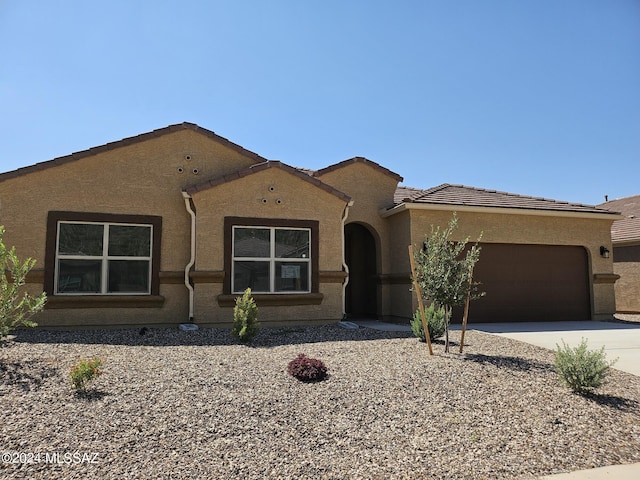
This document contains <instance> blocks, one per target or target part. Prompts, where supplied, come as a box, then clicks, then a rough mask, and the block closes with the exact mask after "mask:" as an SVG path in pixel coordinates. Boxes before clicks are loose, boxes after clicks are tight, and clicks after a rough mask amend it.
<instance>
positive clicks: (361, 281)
mask: <svg viewBox="0 0 640 480" xmlns="http://www.w3.org/2000/svg"><path fill="white" fill-rule="evenodd" d="M344 233H345V260H346V262H347V266H348V267H349V283H347V290H346V302H345V303H346V305H345V308H346V312H347V316H348V317H349V318H353V319H356V318H377V316H378V311H377V310H378V296H377V281H376V279H377V268H376V264H377V262H376V257H377V255H376V242H375V239H374V238H373V235H372V234H371V232H370V231H369V230H367V228H366V227H364V226H362V225H360V224H357V223H350V224H348V225H346V226H345V229H344Z"/></svg>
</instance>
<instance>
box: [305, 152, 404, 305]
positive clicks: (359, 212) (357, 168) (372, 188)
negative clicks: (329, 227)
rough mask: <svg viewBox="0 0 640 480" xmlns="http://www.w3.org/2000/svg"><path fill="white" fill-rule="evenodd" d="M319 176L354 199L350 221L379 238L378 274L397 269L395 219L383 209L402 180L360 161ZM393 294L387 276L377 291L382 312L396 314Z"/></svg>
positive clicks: (391, 201)
mask: <svg viewBox="0 0 640 480" xmlns="http://www.w3.org/2000/svg"><path fill="white" fill-rule="evenodd" d="M318 178H319V179H320V180H321V181H323V182H325V183H327V184H329V185H331V186H333V187H335V188H337V189H338V190H340V191H342V192H344V193H346V194H347V195H349V196H350V197H351V198H352V200H353V206H352V207H350V208H349V216H348V218H347V222H346V223H359V224H362V225H363V226H365V227H366V228H367V229H368V230H369V231H370V232H371V234H372V235H373V237H374V238H375V240H376V250H377V253H378V258H377V261H376V263H377V265H376V269H377V272H378V274H379V275H381V276H382V277H384V275H385V274H387V273H389V272H392V271H394V268H395V267H394V266H393V264H392V252H394V250H393V249H392V248H390V247H389V245H391V244H392V243H393V242H394V240H393V236H394V235H397V232H396V231H394V230H392V229H390V228H389V227H390V223H391V222H389V221H388V220H386V219H384V218H382V217H381V216H380V211H381V210H383V209H386V208H389V207H391V206H393V195H394V193H395V191H396V188H397V186H398V180H397V179H396V178H394V177H393V176H391V175H388V174H386V173H385V172H383V171H380V170H378V169H376V168H374V167H372V166H370V165H367V164H366V163H360V162H356V163H352V164H349V165H346V166H344V167H342V168H338V169H336V170H331V171H329V172H327V173H326V174H324V175H322V176H319V177H318ZM392 233H393V235H392ZM405 248H406V247H405ZM392 295H393V291H392V288H391V287H390V285H389V284H388V282H386V281H385V280H384V278H383V281H382V282H381V284H380V285H379V287H378V292H377V299H378V305H377V311H378V313H379V314H380V315H382V316H388V315H391V314H392V313H391V303H392V300H391V299H392Z"/></svg>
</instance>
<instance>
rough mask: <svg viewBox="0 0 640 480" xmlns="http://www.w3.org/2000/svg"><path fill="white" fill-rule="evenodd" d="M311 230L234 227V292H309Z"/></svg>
mask: <svg viewBox="0 0 640 480" xmlns="http://www.w3.org/2000/svg"><path fill="white" fill-rule="evenodd" d="M310 240H311V229H309V228H295V229H294V228H280V227H251V226H246V227H239V226H234V227H233V267H232V268H233V273H232V278H233V289H232V290H233V292H234V293H241V292H243V291H244V290H245V289H246V288H247V287H250V288H251V290H252V291H253V292H256V293H282V292H286V293H296V292H302V293H308V292H309V291H310V284H311V265H310V264H311V244H310Z"/></svg>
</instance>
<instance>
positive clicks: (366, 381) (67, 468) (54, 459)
mask: <svg viewBox="0 0 640 480" xmlns="http://www.w3.org/2000/svg"><path fill="white" fill-rule="evenodd" d="M451 337H452V339H453V341H454V346H453V347H452V352H451V353H449V354H445V353H444V352H443V350H444V348H443V345H442V344H440V343H437V344H435V345H434V350H435V353H436V355H434V356H433V357H430V356H429V355H428V351H427V348H426V345H425V344H423V343H419V342H418V341H417V340H416V339H415V338H413V337H410V336H408V334H406V333H400V332H377V331H373V330H368V329H359V330H346V329H342V328H340V327H338V326H324V327H297V328H280V329H268V328H264V329H263V330H262V331H261V332H260V334H259V335H258V337H257V338H256V340H255V341H254V343H253V344H252V345H251V346H245V345H238V344H235V343H234V342H233V341H232V339H231V338H230V336H229V333H228V331H226V330H216V329H202V330H199V331H197V332H180V331H178V330H176V329H150V330H148V331H147V332H146V333H145V334H144V335H140V333H139V331H138V330H93V331H76V332H62V331H44V330H27V331H21V332H19V333H18V334H17V337H16V339H15V340H14V341H12V342H9V344H8V345H7V346H6V347H5V348H2V349H0V410H1V411H2V412H3V425H2V429H1V433H0V445H1V451H0V453H2V454H3V456H2V459H3V463H1V464H0V478H3V479H25V478H29V479H31V478H34V479H38V478H42V479H45V478H46V479H51V478H64V479H76V478H77V479H81V478H82V479H86V478H107V479H128V478H158V479H197V478H204V479H227V478H239V479H240V478H241V479H263V478H291V479H294V478H295V479H304V478H309V479H318V478H336V479H343V478H344V479H347V478H348V479H351V478H380V479H383V478H384V479H393V478H397V479H401V478H420V479H430V478H433V479H491V480H495V479H527V478H529V479H530V478H535V477H536V476H540V475H546V474H550V473H556V472H563V471H572V470H579V469H587V468H592V467H600V466H606V465H612V464H621V463H632V462H640V378H638V377H634V376H632V375H629V374H626V373H623V372H620V371H617V370H612V373H611V375H610V377H609V382H608V383H607V384H606V385H605V386H604V387H602V388H601V389H600V390H599V391H598V392H597V393H596V394H593V395H590V396H580V395H576V394H573V393H571V392H570V391H569V390H568V389H567V388H566V387H564V386H562V385H561V384H560V383H559V380H558V377H557V374H556V373H555V372H554V369H553V352H550V351H548V350H545V349H542V348H538V347H535V346H531V345H528V344H524V343H520V342H517V341H515V340H511V339H507V338H502V337H498V336H492V335H489V334H484V333H480V332H476V331H470V332H468V333H467V336H466V338H465V343H466V347H465V351H464V354H459V353H457V348H458V347H457V344H456V343H455V342H456V341H458V340H459V332H452V334H451ZM298 353H305V354H307V355H308V356H310V357H314V358H319V359H321V360H322V361H324V362H325V364H326V365H327V366H328V368H329V378H328V379H327V380H325V381H323V382H320V383H315V384H313V383H312V384H307V383H301V382H299V381H297V380H295V379H294V378H292V377H291V376H289V375H287V373H286V367H287V363H288V362H289V361H290V360H292V359H293V358H294V357H295V356H296V355H297V354H298ZM94 355H95V356H99V357H100V358H102V359H103V360H104V375H102V376H101V377H100V378H99V379H98V380H97V381H96V382H95V383H94V384H93V388H92V389H91V390H90V391H89V393H88V394H86V395H76V394H75V393H74V391H73V389H72V388H71V385H70V381H69V370H70V367H71V365H73V364H74V363H76V362H77V361H78V360H79V359H80V358H88V357H92V356H94ZM38 455H39V456H38ZM29 460H30V461H31V463H19V462H20V461H29ZM14 461H18V463H13V462H14Z"/></svg>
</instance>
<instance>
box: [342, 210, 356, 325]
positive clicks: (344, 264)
mask: <svg viewBox="0 0 640 480" xmlns="http://www.w3.org/2000/svg"><path fill="white" fill-rule="evenodd" d="M349 207H353V200H349V203H347V205H346V206H345V207H344V213H343V215H342V268H344V271H345V272H346V274H347V278H345V281H344V283H343V284H342V320H345V319H346V318H347V285H348V284H349V265H347V259H346V256H345V251H344V250H345V247H346V245H345V243H346V241H345V235H344V226H345V223H347V217H348V216H349Z"/></svg>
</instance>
